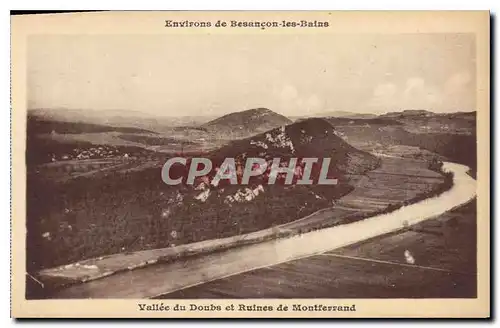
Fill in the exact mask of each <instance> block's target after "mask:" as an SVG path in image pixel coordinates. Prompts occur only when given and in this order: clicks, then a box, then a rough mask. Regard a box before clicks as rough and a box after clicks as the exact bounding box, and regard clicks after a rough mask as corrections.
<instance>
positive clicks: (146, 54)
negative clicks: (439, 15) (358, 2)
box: [28, 34, 476, 116]
mask: <svg viewBox="0 0 500 328" xmlns="http://www.w3.org/2000/svg"><path fill="white" fill-rule="evenodd" d="M475 66H476V64H475V41H474V35H468V34H462V35H460V34H420V35H417V34H399V35H320V34H316V35H293V36H292V35H287V36H285V35H281V36H278V35H271V34H261V35H248V36H242V35H239V36H234V35H213V34H212V35H203V36H201V35H196V36H195V35H178V36H168V35H167V36H165V35H156V36H155V35H151V36H85V35H82V36H57V35H55V36H36V37H31V38H30V39H29V48H28V101H29V107H30V108H75V109H80V108H89V109H129V110H138V111H144V112H148V113H153V114H162V115H176V116H178V115H199V114H201V113H204V114H208V115H220V114H224V113H228V112H234V111H240V110H245V109H250V108H255V107H267V108H269V109H271V110H274V111H276V112H279V113H282V114H285V115H300V114H311V113H318V112H323V111H325V112H326V111H332V110H347V111H357V112H387V111H394V110H401V109H429V110H433V111H436V112H447V111H457V110H461V111H470V110H475V89H476V79H475V74H476V69H475Z"/></svg>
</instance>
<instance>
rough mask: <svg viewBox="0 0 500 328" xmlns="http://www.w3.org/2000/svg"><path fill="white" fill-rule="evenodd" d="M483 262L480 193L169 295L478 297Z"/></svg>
mask: <svg viewBox="0 0 500 328" xmlns="http://www.w3.org/2000/svg"><path fill="white" fill-rule="evenodd" d="M408 254H409V255H410V256H411V258H413V260H410V259H409V257H408ZM475 263H476V202H475V200H474V201H471V202H470V203H468V204H467V205H464V206H462V207H460V208H457V209H456V210H453V211H451V212H448V213H446V214H444V215H441V216H440V217H438V218H436V219H433V220H429V221H425V222H423V223H421V224H418V225H416V226H414V227H412V228H411V229H407V230H405V231H402V232H398V233H394V234H389V235H385V236H381V237H377V238H374V239H372V240H368V241H366V242H362V243H359V244H356V245H351V246H348V247H344V248H341V249H337V250H334V251H331V252H327V253H324V254H321V255H316V256H311V257H308V258H304V259H299V260H295V261H291V262H287V263H283V264H279V265H275V266H271V267H266V268H263V269H258V270H254V271H251V272H247V273H243V274H239V275H236V276H232V277H229V278H225V279H220V280H216V281H213V282H209V283H206V284H202V285H199V286H196V287H192V288H187V289H183V290H180V291H178V292H174V293H171V294H168V295H164V296H162V298H168V299H176V298H186V299H193V298H197V299H203V298H380V297H387V298H473V297H476V280H477V276H476V270H475V268H476V266H475Z"/></svg>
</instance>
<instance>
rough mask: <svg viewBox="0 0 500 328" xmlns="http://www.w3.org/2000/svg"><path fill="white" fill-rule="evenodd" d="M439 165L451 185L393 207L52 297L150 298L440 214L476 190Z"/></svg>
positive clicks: (462, 174)
mask: <svg viewBox="0 0 500 328" xmlns="http://www.w3.org/2000/svg"><path fill="white" fill-rule="evenodd" d="M443 169H444V170H445V171H449V172H453V174H454V177H453V182H454V184H453V186H452V188H451V189H449V190H448V191H445V192H444V193H442V194H440V195H438V196H436V197H434V198H428V199H424V200H422V201H420V202H418V203H415V204H412V205H408V206H406V207H402V208H400V209H398V210H396V211H394V212H391V213H387V214H382V215H377V216H374V217H371V218H369V219H365V220H362V221H358V222H354V223H350V224H345V225H340V226H335V227H332V228H327V229H322V230H317V231H313V232H309V233H306V234H302V235H298V236H294V237H290V238H286V239H277V240H272V241H268V242H264V243H260V244H255V245H250V246H245V247H240V248H234V249H229V250H227V251H224V252H219V253H214V254H210V255H206V256H201V257H194V258H187V259H185V260H180V261H177V262H173V263H170V264H158V265H152V266H148V267H145V268H142V269H137V270H132V271H128V272H124V273H120V274H115V275H112V276H109V277H106V278H102V279H98V280H94V281H90V282H88V283H84V284H80V285H74V286H71V287H69V288H67V289H64V290H62V291H60V292H59V293H57V294H56V295H53V297H54V298H150V297H155V296H159V295H164V294H167V293H171V292H174V291H177V290H180V289H183V288H187V287H192V286H195V285H199V284H202V283H205V282H208V281H212V280H216V279H220V278H224V277H228V276H232V275H236V274H239V273H243V272H247V271H250V270H254V269H258V268H263V267H267V266H271V265H275V264H279V263H283V262H288V261H291V260H295V259H299V258H303V257H308V256H311V255H314V254H319V253H324V252H327V251H330V250H333V249H336V248H339V247H343V246H347V245H350V244H354V243H357V242H360V241H363V240H367V239H370V238H373V237H377V236H379V235H383V234H386V233H390V232H394V231H397V230H400V229H402V228H404V226H405V225H413V224H416V223H419V222H422V221H424V220H428V219H431V218H433V217H436V216H438V215H441V214H443V213H445V212H447V211H449V210H451V209H453V208H455V207H457V206H460V205H462V204H464V203H466V202H468V201H469V200H471V199H473V198H474V197H475V196H476V181H475V180H474V179H473V178H472V177H471V176H469V175H468V174H467V171H468V170H469V168H468V167H467V166H464V165H460V164H456V163H450V162H445V163H444V165H443Z"/></svg>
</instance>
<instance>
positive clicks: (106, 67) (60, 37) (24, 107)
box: [12, 12, 489, 317]
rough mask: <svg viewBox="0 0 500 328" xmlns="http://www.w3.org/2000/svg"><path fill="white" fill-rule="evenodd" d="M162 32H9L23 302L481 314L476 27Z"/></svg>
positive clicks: (482, 150) (294, 17)
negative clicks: (416, 304) (445, 305)
mask: <svg viewBox="0 0 500 328" xmlns="http://www.w3.org/2000/svg"><path fill="white" fill-rule="evenodd" d="M101 14H102V15H101ZM154 14H156V15H153V13H147V12H143V13H133V12H128V13H120V12H117V13H80V14H53V15H42V17H40V16H38V17H31V19H32V21H30V17H29V16H30V15H28V16H26V17H18V18H19V20H18V23H19V24H18V25H15V24H14V23H15V18H16V17H14V18H13V24H14V25H13V30H14V32H15V31H16V29H15V28H16V27H19V28H18V31H21V30H22V29H23V30H22V32H23V34H22V35H23V38H22V45H23V46H22V48H19V49H20V50H19V51H22V53H23V55H22V57H19V58H17V59H16V62H19V66H20V67H21V66H22V67H23V68H22V70H19V71H16V70H14V71H13V94H15V91H16V90H18V89H16V85H19V88H20V89H19V90H21V88H22V90H23V91H22V92H19V93H17V94H15V95H16V96H17V97H19V98H22V100H21V102H19V103H17V104H19V107H18V106H16V105H15V104H16V102H15V101H16V100H15V99H16V98H15V97H14V98H13V99H14V105H13V107H12V111H13V115H15V116H16V117H19V118H18V119H17V118H16V119H15V120H14V123H13V129H17V131H18V133H17V134H13V138H14V139H16V142H17V143H16V145H19V147H20V148H16V149H17V150H16V153H15V155H16V156H17V157H16V158H17V159H18V160H17V163H18V165H15V164H14V167H16V168H15V170H16V172H14V173H17V174H18V175H19V178H18V180H17V181H18V182H19V183H18V185H20V186H19V187H17V188H20V189H17V192H16V193H15V194H14V195H13V196H14V197H17V195H19V197H20V198H15V199H14V200H15V201H17V202H18V203H17V204H18V205H19V207H16V208H18V209H20V208H22V210H21V209H20V210H19V211H22V212H17V211H16V210H14V211H13V219H12V220H13V225H17V226H19V229H20V230H16V229H14V230H13V233H14V236H13V238H14V243H16V244H17V245H20V246H19V247H18V248H17V249H22V251H20V252H21V253H19V254H22V255H20V256H19V258H17V259H16V263H18V264H19V265H18V266H16V267H17V268H19V269H20V270H21V269H22V270H24V271H22V272H19V271H17V270H14V272H13V275H14V276H17V277H16V280H17V282H18V283H19V284H18V286H20V287H19V288H20V289H19V290H18V292H20V293H22V295H20V297H21V298H23V299H24V300H23V302H24V301H36V302H40V304H43V302H48V301H57V300H59V301H66V300H70V299H71V300H81V301H83V300H85V301H88V302H99V300H102V301H106V300H117V299H118V300H124V301H127V300H129V301H133V302H132V303H133V305H131V306H130V307H128V309H129V310H130V311H131V312H135V315H138V316H142V315H146V316H147V315H150V314H152V313H155V314H158V313H164V314H165V312H168V313H169V314H168V315H174V316H175V315H177V316H186V317H189V316H190V313H196V314H197V315H210V316H222V315H223V316H228V317H230V316H231V315H232V314H231V313H233V314H235V313H238V315H239V316H242V315H243V316H255V315H256V313H262V312H266V311H271V312H274V313H275V314H276V312H275V311H282V310H280V307H281V308H284V307H287V309H286V310H283V312H282V313H281V315H282V316H287V315H291V316H294V315H305V314H307V313H308V314H309V315H311V313H321V316H327V317H328V316H339V315H342V316H349V315H350V314H351V315H354V313H356V312H359V313H358V314H357V316H360V315H362V311H363V306H361V305H360V304H362V303H361V302H363V300H367V299H370V300H375V302H383V301H384V300H387V301H391V300H393V301H395V302H396V303H393V304H397V303H398V302H399V303H400V302H405V301H408V300H409V301H411V300H414V301H429V302H432V300H435V301H436V302H438V303H439V302H448V301H449V302H456V301H464V302H471V303H467V304H477V303H474V302H477V301H479V300H482V301H481V305H480V306H479V305H477V306H476V307H475V308H474V309H482V311H479V312H477V311H476V310H474V311H476V312H474V311H472V310H471V312H470V313H469V314H468V315H467V316H475V315H479V313H482V314H484V315H487V314H488V313H489V303H488V302H489V301H488V299H489V273H488V272H485V271H489V205H488V204H489V203H488V202H489V187H488V183H489V168H488V165H489V122H488V117H489V102H488V100H489V95H488V90H489V85H488V83H489V82H488V81H489V80H488V76H487V74H488V72H489V66H488V65H489V45H488V44H489V36H488V33H489V14H488V12H462V13H454V14H453V13H446V12H441V13H439V12H434V13H429V12H428V13H421V14H419V13H413V14H411V13H405V14H404V13H396V12H393V13H385V14H386V15H387V16H384V14H383V13H382V12H381V13H363V14H361V13H358V14H354V13H352V14H349V13H338V12H337V13H335V12H333V13H332V12H330V13H329V12H316V13H314V12H309V13H300V12H293V13H286V12H281V13H280V12H264V13H255V12H253V13H252V12H248V13H245V12H235V13H217V12H212V13H201V12H196V13H195V12H190V13H188V12H184V13H183V12H176V13H173V12H157V13H154ZM148 15H150V16H148ZM349 15H352V16H349ZM363 15H364V16H363ZM412 15H413V16H412ZM419 15H422V16H421V17H419ZM432 15H435V17H436V19H434V18H433V17H432ZM440 15H441V16H442V17H438V16H440ZM460 15H462V16H460ZM43 16H45V17H43ZM147 17H150V18H147ZM343 17H345V18H343ZM362 17H365V19H364V20H365V26H364V28H353V29H352V30H349V28H350V27H351V26H354V23H355V22H356V21H358V22H359V20H360V19H361V18H362ZM462 17H463V18H462ZM141 18H147V19H143V20H141ZM351 18H353V20H351ZM371 18H373V20H372V24H373V28H371V27H370V26H369V25H370V23H369V22H370V19H371ZM448 18H449V19H448ZM58 19H60V20H61V21H60V22H59V21H58ZM107 19H109V21H107ZM127 19H131V22H134V19H136V20H137V21H142V23H143V24H144V25H145V27H144V28H142V29H139V30H138V32H137V33H133V31H132V28H123V25H122V24H120V25H117V24H114V23H116V21H119V20H123V21H126V20H127ZM426 19H431V20H432V21H433V24H434V25H432V24H431V25H430V26H431V28H427V29H426V28H423V26H419V25H415V26H413V25H410V24H409V23H408V24H406V25H405V23H404V21H407V22H408V21H409V22H415V23H417V22H420V21H422V22H425V20H426ZM38 20H40V22H46V24H47V25H46V26H45V28H46V29H47V31H46V32H44V31H42V32H35V26H38V25H42V24H37V23H36V22H38ZM439 20H441V22H440V23H439V24H442V25H443V26H445V28H442V29H439V28H437V26H441V25H437V24H438V22H437V21H439ZM152 21H154V23H152V24H151V25H149V24H150V23H151V22H152ZM384 21H387V22H389V23H387V22H386V23H384ZM68 22H73V24H67V23H68ZM106 22H109V24H108V25H106ZM460 22H464V24H463V25H462V27H461V26H460ZM21 23H22V24H21ZM31 24H32V25H31ZM57 24H59V25H57ZM63 24H64V25H65V26H68V29H69V30H68V31H64V28H63V29H59V31H60V32H57V29H56V27H57V26H62V25H63ZM96 24H102V25H105V26H112V27H110V29H109V30H106V29H105V28H104V29H100V32H99V31H98V30H97V28H96ZM377 24H380V28H379V29H377V26H378V25H377ZM447 24H448V25H447ZM453 24H456V25H453ZM89 25H94V27H93V28H91V27H89V30H88V31H90V32H88V33H86V32H85V30H83V29H82V27H83V26H89ZM153 26H154V28H153ZM342 26H344V27H345V28H342ZM408 26H411V28H409V27H408ZM432 26H434V27H436V29H435V31H433V30H432ZM470 26H472V28H469V27H470ZM51 27H54V29H51ZM384 27H386V28H384ZM71 28H75V31H72V30H71ZM398 28H400V29H401V31H398ZM120 29H121V30H120ZM153 30H154V31H156V32H154V31H153ZM147 31H149V32H147ZM478 31H479V32H478ZM15 36H16V34H13V54H14V53H15V51H16V50H15V49H17V48H15V45H16V44H15V42H14V38H15ZM19 42H21V41H19ZM478 49H479V50H478ZM485 50H486V51H485ZM21 58H22V60H21ZM13 60H15V59H14V58H13ZM15 65H16V64H15V63H14V64H13V67H15ZM485 68H486V69H485ZM16 72H18V73H19V74H18V75H14V74H17V73H16ZM485 74H486V75H485ZM21 75H22V79H21V78H19V80H17V81H18V82H19V84H16V81H14V80H15V79H16V78H17V76H21ZM16 120H17V121H16ZM16 122H17V123H16ZM21 122H22V123H21ZM13 133H14V130H13ZM481 143H482V144H481ZM481 145H482V146H481ZM21 147H22V148H21ZM478 154H479V156H478ZM21 171H22V173H21ZM15 191H16V190H15ZM15 206H17V205H15ZM481 209H482V210H481ZM480 211H482V212H480ZM20 213H22V215H19V214H20ZM478 213H480V214H481V215H480V214H478ZM16 214H18V215H16ZM480 242H482V246H478V245H479V244H478V243H480ZM16 247H17V246H16ZM480 247H481V248H480ZM481 263H483V264H481ZM480 272H482V273H483V274H482V275H481V277H482V278H481V279H485V280H484V282H483V283H481V282H480V280H479V278H478V276H479V273H480ZM481 286H482V287H481ZM485 293H486V294H485ZM141 300H144V301H141ZM224 300H232V301H231V302H230V303H227V302H226V303H218V301H224ZM268 300H269V301H270V300H272V301H273V302H268ZM276 302H277V303H276ZM61 304H65V303H61ZM89 304H90V303H89ZM95 304H103V305H101V306H102V307H103V310H102V311H105V310H104V307H105V305H104V304H106V303H95ZM381 304H383V303H381ZM406 304H407V305H406V313H408V311H410V313H408V315H409V316H413V315H417V313H420V312H419V310H417V309H414V311H415V312H414V313H415V314H412V312H411V311H412V309H411V306H410V305H409V304H413V303H406ZM450 304H457V303H450ZM89 306H90V305H89ZM176 307H177V309H175V308H176ZM366 307H367V306H364V310H365V311H366ZM408 307H410V308H408ZM450 307H452V306H451V305H450ZM122 310H123V311H125V309H124V308H123V309H122ZM33 311H34V310H33ZM33 311H32V312H30V313H31V315H36V313H37V312H36V311H35V312H33ZM61 311H63V310H61ZM68 311H70V310H68ZM75 311H76V310H75ZM402 311H404V310H402ZM457 311H458V310H456V309H455V310H449V312H446V310H443V314H441V316H443V315H444V316H446V314H447V313H448V314H449V315H450V316H460V313H459V312H457ZM21 312H22V311H20V312H19V313H21ZM172 312H174V313H172ZM292 312H293V313H292ZM389 312H390V311H389ZM464 312H467V311H464ZM39 313H42V312H39ZM87 313H91V311H89V312H87ZM209 313H211V314H209ZM217 313H219V314H217ZM476 313H477V314H476ZM133 314H134V313H132V315H133ZM312 315H316V314H312ZM388 315H389V316H390V314H387V311H386V313H385V314H383V312H382V311H381V314H380V316H388Z"/></svg>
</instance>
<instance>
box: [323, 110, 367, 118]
mask: <svg viewBox="0 0 500 328" xmlns="http://www.w3.org/2000/svg"><path fill="white" fill-rule="evenodd" d="M314 116H315V117H342V118H375V117H377V115H376V114H371V113H356V112H348V111H342V110H337V111H330V112H323V113H317V114H315V115H314Z"/></svg>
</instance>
